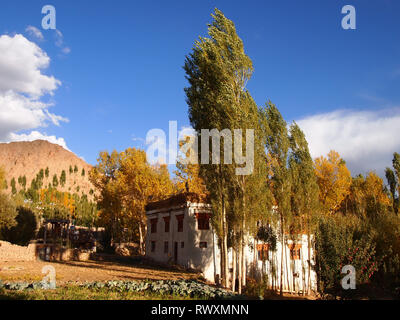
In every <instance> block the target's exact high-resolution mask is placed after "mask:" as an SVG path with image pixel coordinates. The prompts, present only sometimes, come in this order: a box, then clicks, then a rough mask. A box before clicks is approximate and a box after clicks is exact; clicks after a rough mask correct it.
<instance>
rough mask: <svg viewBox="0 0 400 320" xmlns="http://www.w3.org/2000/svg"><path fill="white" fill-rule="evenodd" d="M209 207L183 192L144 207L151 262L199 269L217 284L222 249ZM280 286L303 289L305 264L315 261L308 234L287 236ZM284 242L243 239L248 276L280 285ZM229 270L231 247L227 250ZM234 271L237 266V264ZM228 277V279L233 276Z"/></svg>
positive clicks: (312, 280)
mask: <svg viewBox="0 0 400 320" xmlns="http://www.w3.org/2000/svg"><path fill="white" fill-rule="evenodd" d="M211 214H212V208H211V205H210V204H209V201H208V200H207V198H206V197H205V196H201V195H197V194H195V193H189V192H186V193H182V194H179V195H176V196H173V197H171V198H168V199H166V200H162V201H158V202H152V203H149V204H148V205H147V206H146V215H147V235H146V256H147V257H149V258H152V259H153V260H155V261H159V262H164V263H173V264H177V265H181V266H183V267H185V268H188V269H195V270H198V271H200V272H201V273H202V274H203V276H204V278H206V279H207V280H208V281H211V282H218V279H219V278H220V275H221V270H220V249H219V246H218V239H217V236H216V235H215V233H214V232H213V229H212V225H211V222H210V217H211ZM283 250H284V252H283V254H284V263H283V288H284V291H288V292H303V291H304V290H305V289H306V287H307V283H308V263H311V265H314V257H313V255H314V251H313V248H310V253H311V259H309V258H308V251H309V250H308V241H307V235H300V236H298V237H296V240H287V245H286V248H285V247H284V248H283ZM281 256H282V244H281V242H280V241H279V239H277V243H276V248H275V250H274V251H273V250H271V248H270V246H269V244H266V243H261V242H259V241H257V240H256V239H254V238H247V239H246V247H245V260H246V272H247V274H248V275H249V276H253V277H255V278H258V279H260V278H261V277H267V279H268V282H269V283H270V286H271V287H272V288H279V286H280V267H281V263H280V262H281ZM228 260H229V269H230V271H231V272H232V269H233V261H232V260H233V259H232V250H231V249H229V254H228ZM236 270H238V268H236ZM231 278H232V277H231ZM310 283H311V287H310V288H311V290H316V286H317V284H316V273H315V271H313V270H312V269H311V273H310Z"/></svg>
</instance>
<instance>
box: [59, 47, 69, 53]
mask: <svg viewBox="0 0 400 320" xmlns="http://www.w3.org/2000/svg"><path fill="white" fill-rule="evenodd" d="M61 52H62V53H64V54H68V53H70V52H71V49H70V48H69V47H65V48H63V49H62V50H61Z"/></svg>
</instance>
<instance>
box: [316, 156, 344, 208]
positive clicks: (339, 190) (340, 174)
mask: <svg viewBox="0 0 400 320" xmlns="http://www.w3.org/2000/svg"><path fill="white" fill-rule="evenodd" d="M315 174H316V176H317V183H318V185H319V189H320V196H319V198H320V202H321V204H322V207H323V210H324V211H325V213H334V212H336V211H337V210H338V209H339V207H340V205H341V203H342V202H343V200H344V199H345V198H346V196H347V195H348V194H349V193H350V186H351V182H352V179H351V174H350V171H349V169H347V167H346V164H345V162H344V161H343V160H342V159H341V158H340V155H339V153H337V152H336V151H333V150H332V151H330V152H329V154H328V158H325V157H324V156H321V157H319V158H317V159H315Z"/></svg>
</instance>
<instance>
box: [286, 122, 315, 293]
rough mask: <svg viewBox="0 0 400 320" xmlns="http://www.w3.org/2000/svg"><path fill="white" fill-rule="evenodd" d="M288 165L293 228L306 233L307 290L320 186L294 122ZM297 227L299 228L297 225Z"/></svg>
mask: <svg viewBox="0 0 400 320" xmlns="http://www.w3.org/2000/svg"><path fill="white" fill-rule="evenodd" d="M290 147H291V153H290V157H289V166H290V169H291V174H292V212H293V214H295V215H296V218H298V219H297V221H295V229H298V230H296V231H297V232H298V233H300V234H303V232H304V231H306V233H307V242H308V243H307V246H308V257H309V258H308V265H307V269H308V277H307V283H306V288H307V293H310V287H311V276H310V275H311V267H312V266H311V259H310V257H311V246H312V243H311V235H312V234H313V233H314V230H315V219H314V218H315V216H316V213H317V210H318V209H319V187H318V184H317V177H316V175H315V172H314V162H313V160H312V157H311V155H310V151H309V148H308V143H307V140H306V138H305V135H304V133H303V131H301V129H300V127H299V126H298V125H297V124H296V123H292V125H291V126H290ZM299 227H300V228H299Z"/></svg>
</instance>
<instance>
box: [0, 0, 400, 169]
mask: <svg viewBox="0 0 400 320" xmlns="http://www.w3.org/2000/svg"><path fill="white" fill-rule="evenodd" d="M46 4H51V5H53V6H54V7H55V8H56V19H57V20H56V23H57V30H58V31H59V32H58V33H57V32H56V31H54V30H43V29H42V28H41V20H42V17H43V16H44V15H43V14H42V13H41V9H42V7H43V6H44V5H46ZM346 4H351V5H353V6H354V7H355V9H356V30H344V29H342V27H341V20H342V18H343V16H344V15H343V14H342V13H341V8H342V7H343V6H344V5H346ZM214 7H218V8H219V9H220V10H222V11H223V12H224V14H225V15H226V16H227V17H228V18H230V19H232V20H233V21H234V22H235V24H236V28H237V31H238V34H239V36H240V37H241V38H242V40H243V41H244V45H245V50H246V52H247V54H248V55H249V56H250V58H251V59H252V61H253V64H254V68H255V72H254V75H253V77H252V79H251V80H250V82H249V84H248V89H249V90H250V92H251V94H252V95H253V97H254V98H255V100H256V102H257V103H258V104H259V105H263V104H264V103H265V101H267V100H269V99H270V100H271V101H273V102H274V103H275V104H276V105H277V106H278V108H279V109H280V111H281V112H282V114H283V116H284V117H285V119H286V120H287V121H292V120H297V121H299V123H300V125H301V126H302V127H303V129H304V131H305V132H306V135H307V137H308V140H309V142H310V148H311V151H312V153H313V155H314V156H317V155H320V154H323V153H324V154H326V153H327V151H329V150H330V149H336V150H338V151H339V152H340V153H341V154H342V155H343V157H344V158H345V159H346V160H347V161H348V162H349V166H350V168H351V169H352V171H353V172H352V173H353V174H356V173H358V172H365V171H367V170H370V169H376V170H377V171H378V173H381V171H382V170H383V169H384V166H388V165H390V162H391V154H392V153H393V152H394V151H397V152H400V142H399V141H398V140H399V139H398V134H396V133H397V132H398V128H399V127H400V110H399V107H400V90H399V85H400V41H399V40H400V2H399V1H396V0H379V1H378V0H375V1H360V0H350V1H334V0H331V1H321V0H316V1H295V0H291V1H289V0H283V1H265V0H264V1H247V2H243V1H232V0H231V1H208V0H202V1H151V2H147V1H122V0H119V1H104V0H103V1H81V2H75V1H51V2H47V1H46V2H45V1H36V0H31V1H20V0H13V1H10V0H3V1H2V4H1V10H0V37H1V36H4V35H7V36H9V37H15V36H16V35H22V36H23V37H24V38H26V40H27V41H29V42H32V43H35V44H36V45H37V46H38V47H39V48H40V49H41V51H42V54H46V55H47V56H48V58H49V63H48V66H47V67H46V68H42V69H40V72H41V74H43V75H45V76H47V77H54V79H57V80H58V81H60V82H59V83H58V84H55V87H54V86H53V87H52V88H47V89H46V90H47V93H43V94H41V95H40V97H37V96H36V97H34V98H32V99H33V100H32V101H34V102H38V101H39V102H42V103H45V104H47V103H51V104H52V106H48V107H42V109H43V110H48V112H50V114H51V115H53V118H52V117H47V118H45V117H44V116H43V117H42V118H41V120H40V121H36V122H35V121H32V123H31V124H29V120H27V122H26V123H25V122H24V124H23V125H20V126H18V121H17V122H16V123H17V124H16V125H15V126H10V128H9V129H7V130H9V131H7V130H6V129H4V130H3V131H2V130H1V129H0V141H3V142H8V141H14V140H23V139H24V138H26V139H32V136H35V135H32V134H31V133H32V131H36V132H37V133H40V134H41V135H43V136H45V137H51V136H54V137H55V139H64V140H63V141H65V143H66V145H67V146H68V148H69V149H70V150H71V151H73V152H74V153H76V154H77V155H79V156H81V157H83V158H84V159H85V160H86V161H87V162H89V163H91V164H95V163H96V158H97V155H98V153H99V151H102V150H110V151H111V150H113V149H116V150H123V149H125V148H127V147H132V146H135V147H145V145H144V144H143V140H142V139H144V138H145V136H146V133H147V131H149V130H150V129H153V128H161V129H164V130H165V131H167V129H168V121H169V120H176V121H178V126H179V127H186V126H189V125H190V124H189V121H188V116H187V105H186V102H185V95H184V91H183V89H184V87H185V86H186V85H187V82H186V80H185V77H184V71H183V69H182V66H183V64H184V59H185V55H187V54H188V53H189V52H190V50H191V48H192V46H193V43H194V41H195V39H196V38H197V37H198V36H199V35H206V31H207V23H209V22H210V21H211V17H210V14H211V13H212V11H213V9H214ZM28 26H32V27H35V28H37V30H39V31H40V32H41V34H42V36H43V39H41V38H40V36H38V35H36V36H35V35H34V33H33V32H31V31H32V29H30V30H31V31H29V30H28V29H27V27H28ZM0 40H1V38H0ZM3 40H6V39H5V38H3ZM19 40H20V42H21V48H22V47H24V46H25V45H28V43H25V42H24V43H22V42H23V41H22V39H19ZM7 43H8V42H7ZM15 50H16V49H15ZM21 50H23V49H21ZM3 54H4V52H3V53H2V52H1V51H0V71H1V70H2V69H1V59H2V58H1V56H2V55H3ZM21 54H22V53H21ZM3 58H4V56H3ZM7 61H8V60H7ZM7 61H6V62H4V63H3V67H4V65H7V64H6V63H7ZM33 69H35V67H33ZM35 70H36V69H35ZM20 73H21V72H19V73H18V74H20ZM7 77H9V78H7ZM2 78H3V79H2ZM11 78H12V76H10V75H8V76H7V75H6V73H3V77H2V76H1V75H0V126H1V125H3V127H4V128H6V127H7V124H8V123H9V122H7V121H10V120H9V118H10V117H16V118H18V119H20V118H21V117H22V116H21V114H20V113H16V114H13V113H10V112H9V109H8V108H9V107H8V105H7V104H5V103H4V101H7V100H4V101H3V104H2V103H1V95H2V94H3V95H5V94H6V92H10V90H11V91H12V90H14V91H15V92H16V93H18V94H20V95H22V96H26V95H28V96H29V95H30V94H31V93H29V92H28V91H26V90H28V89H18V88H16V87H13V85H11V84H10V85H8V84H6V85H4V88H5V89H4V88H3V92H2V91H1V90H2V87H1V83H2V81H3V83H8V82H7V81H11V80H12V79H11ZM32 79H35V78H34V77H33V78H30V80H29V79H28V80H27V81H34V80H32ZM35 83H37V82H35ZM54 83H55V82H54ZM6 89H7V90H8V91H7V90H6ZM24 90H25V91H24ZM14 91H13V92H14ZM27 92H28V93H27ZM32 101H31V102H32ZM27 108H28V109H30V111H32V107H29V106H28V107H27ZM54 116H56V117H60V118H57V119H58V120H57V119H56V121H54ZM2 117H3V119H2ZM67 119H68V120H67ZM34 120H35V119H34ZM2 121H3V122H2ZM7 128H8V127H7ZM37 133H36V135H37ZM391 138H393V141H392V140H391ZM57 141H59V140H57ZM376 150H378V151H376ZM356 171H357V172H356Z"/></svg>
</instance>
